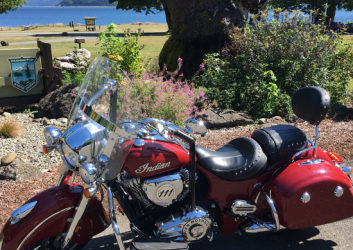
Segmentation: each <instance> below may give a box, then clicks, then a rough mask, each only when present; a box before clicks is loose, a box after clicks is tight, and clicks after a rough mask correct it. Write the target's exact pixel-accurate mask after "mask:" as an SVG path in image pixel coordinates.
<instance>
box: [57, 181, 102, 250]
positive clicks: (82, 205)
mask: <svg viewBox="0 0 353 250" xmlns="http://www.w3.org/2000/svg"><path fill="white" fill-rule="evenodd" d="M83 189H87V190H88V192H89V194H90V197H89V198H87V197H86V196H85V195H84V194H83V192H82V199H81V202H80V205H78V207H76V208H75V209H76V214H75V215H74V218H73V220H72V221H71V224H70V227H69V230H68V232H67V233H66V236H65V239H64V242H63V245H62V248H63V249H65V247H66V246H67V245H68V244H69V242H70V241H71V239H72V237H73V236H74V234H75V230H76V228H77V226H78V223H79V222H80V221H81V219H82V217H83V214H84V213H85V211H86V209H87V206H88V204H89V202H90V200H91V199H92V198H93V197H94V195H95V194H96V193H97V191H98V187H97V186H93V187H90V186H87V185H85V186H84V187H83Z"/></svg>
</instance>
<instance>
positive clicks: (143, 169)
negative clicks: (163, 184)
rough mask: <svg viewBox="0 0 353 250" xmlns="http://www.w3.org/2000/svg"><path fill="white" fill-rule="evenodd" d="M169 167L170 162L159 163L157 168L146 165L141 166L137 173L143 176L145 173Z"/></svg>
mask: <svg viewBox="0 0 353 250" xmlns="http://www.w3.org/2000/svg"><path fill="white" fill-rule="evenodd" d="M169 166H170V162H167V163H158V164H157V165H156V166H153V167H149V163H146V164H144V165H142V166H140V167H139V169H136V170H135V172H136V173H138V174H142V173H145V172H152V171H156V170H160V169H163V168H167V167H169Z"/></svg>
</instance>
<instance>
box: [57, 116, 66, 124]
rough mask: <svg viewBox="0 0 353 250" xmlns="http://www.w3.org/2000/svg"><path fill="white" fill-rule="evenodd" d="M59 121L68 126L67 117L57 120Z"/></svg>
mask: <svg viewBox="0 0 353 250" xmlns="http://www.w3.org/2000/svg"><path fill="white" fill-rule="evenodd" d="M57 121H58V122H61V123H63V124H67V118H65V117H62V118H59V119H57Z"/></svg>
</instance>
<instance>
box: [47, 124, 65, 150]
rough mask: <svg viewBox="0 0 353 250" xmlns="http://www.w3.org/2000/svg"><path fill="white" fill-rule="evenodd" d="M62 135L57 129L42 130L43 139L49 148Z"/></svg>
mask: <svg viewBox="0 0 353 250" xmlns="http://www.w3.org/2000/svg"><path fill="white" fill-rule="evenodd" d="M61 135H62V133H61V131H60V130H59V129H58V128H55V127H46V128H45V129H44V137H45V140H46V141H47V143H48V145H49V146H54V145H55V144H56V143H57V142H58V141H59V139H60V137H61Z"/></svg>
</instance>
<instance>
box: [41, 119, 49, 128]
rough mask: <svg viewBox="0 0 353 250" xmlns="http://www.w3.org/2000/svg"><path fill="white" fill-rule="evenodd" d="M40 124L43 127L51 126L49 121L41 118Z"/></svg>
mask: <svg viewBox="0 0 353 250" xmlns="http://www.w3.org/2000/svg"><path fill="white" fill-rule="evenodd" d="M42 123H43V125H44V126H49V125H51V122H50V120H49V119H47V118H43V120H42Z"/></svg>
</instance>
